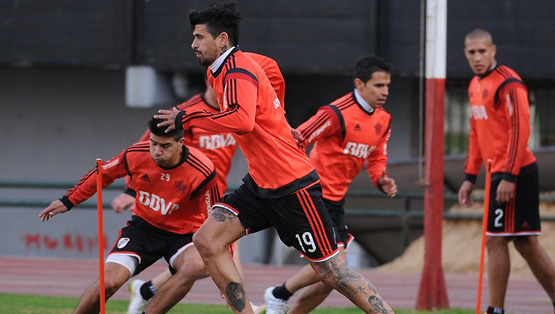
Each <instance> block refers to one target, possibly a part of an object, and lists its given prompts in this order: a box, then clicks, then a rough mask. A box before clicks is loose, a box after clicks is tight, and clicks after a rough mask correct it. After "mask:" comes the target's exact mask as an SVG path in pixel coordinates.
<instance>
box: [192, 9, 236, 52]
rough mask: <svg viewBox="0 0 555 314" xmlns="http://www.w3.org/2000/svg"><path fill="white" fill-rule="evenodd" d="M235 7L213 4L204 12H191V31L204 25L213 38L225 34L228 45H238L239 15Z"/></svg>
mask: <svg viewBox="0 0 555 314" xmlns="http://www.w3.org/2000/svg"><path fill="white" fill-rule="evenodd" d="M236 6H237V4H236V3H235V2H227V3H215V4H211V5H210V7H209V8H208V9H205V10H204V11H200V12H199V11H191V12H190V13H189V21H190V22H191V29H192V30H193V29H195V26H196V25H198V24H204V25H206V29H207V30H208V32H210V34H211V35H212V37H213V38H216V37H217V36H218V35H219V34H221V33H222V32H226V33H227V36H228V38H229V42H230V44H231V45H233V46H236V45H238V44H239V21H240V20H241V15H240V14H239V11H238V10H237V8H236Z"/></svg>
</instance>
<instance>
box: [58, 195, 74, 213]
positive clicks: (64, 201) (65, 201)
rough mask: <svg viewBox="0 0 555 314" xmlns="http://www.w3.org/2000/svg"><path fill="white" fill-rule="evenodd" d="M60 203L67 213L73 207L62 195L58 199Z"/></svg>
mask: <svg viewBox="0 0 555 314" xmlns="http://www.w3.org/2000/svg"><path fill="white" fill-rule="evenodd" d="M60 202H62V204H64V205H65V206H66V207H67V211H70V210H71V209H72V208H73V206H75V205H73V203H72V202H71V201H70V200H69V199H68V198H67V197H66V196H65V195H64V196H62V198H60Z"/></svg>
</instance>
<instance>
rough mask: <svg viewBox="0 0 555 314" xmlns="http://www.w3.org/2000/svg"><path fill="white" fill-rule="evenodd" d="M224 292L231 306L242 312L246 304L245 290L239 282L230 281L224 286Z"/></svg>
mask: <svg viewBox="0 0 555 314" xmlns="http://www.w3.org/2000/svg"><path fill="white" fill-rule="evenodd" d="M225 294H226V296H227V299H228V300H229V303H230V304H231V306H232V307H233V308H234V309H235V310H237V311H238V312H242V311H243V310H244V309H245V305H246V304H247V298H246V297H245V290H244V289H243V286H241V284H240V283H237V282H230V283H228V284H227V286H226V287H225Z"/></svg>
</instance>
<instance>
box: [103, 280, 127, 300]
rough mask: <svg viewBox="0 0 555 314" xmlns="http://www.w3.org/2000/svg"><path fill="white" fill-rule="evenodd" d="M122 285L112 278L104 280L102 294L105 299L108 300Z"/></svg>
mask: <svg viewBox="0 0 555 314" xmlns="http://www.w3.org/2000/svg"><path fill="white" fill-rule="evenodd" d="M122 285H123V283H121V282H119V281H118V280H116V279H114V278H105V280H104V293H105V295H106V299H108V298H110V297H111V296H113V295H114V293H116V292H117V291H118V290H119V288H121V286H122Z"/></svg>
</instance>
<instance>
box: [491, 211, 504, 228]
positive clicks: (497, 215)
mask: <svg viewBox="0 0 555 314" xmlns="http://www.w3.org/2000/svg"><path fill="white" fill-rule="evenodd" d="M502 218H503V210H502V209H501V208H498V209H496V210H495V220H494V221H493V225H494V226H495V227H496V228H497V227H503V223H502V222H501V219H502Z"/></svg>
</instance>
